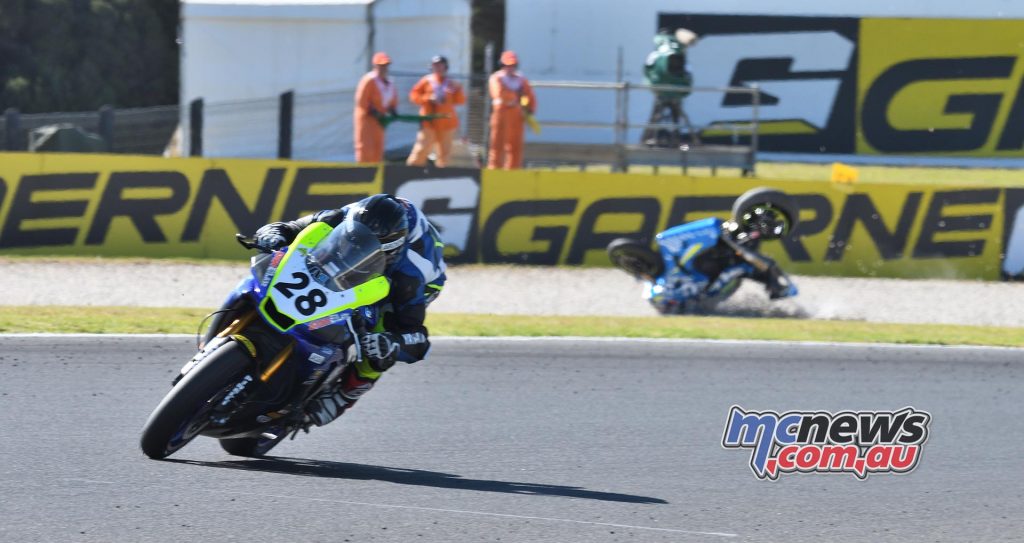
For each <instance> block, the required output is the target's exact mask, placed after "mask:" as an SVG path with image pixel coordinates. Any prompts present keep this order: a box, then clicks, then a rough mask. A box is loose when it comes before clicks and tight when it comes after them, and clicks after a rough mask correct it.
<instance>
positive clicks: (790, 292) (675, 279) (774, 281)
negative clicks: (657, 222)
mask: <svg viewBox="0 0 1024 543" xmlns="http://www.w3.org/2000/svg"><path fill="white" fill-rule="evenodd" d="M798 221H799V208H798V207H797V204H796V202H795V201H794V200H793V198H792V197H790V196H789V195H787V194H785V193H784V192H782V191H779V190H776V189H772V188H767V187H760V188H755V189H751V190H749V191H747V192H745V193H743V194H742V195H741V196H740V197H739V198H737V199H736V201H735V202H733V206H732V217H731V218H730V219H729V220H722V219H719V218H714V217H712V218H707V219H701V220H697V221H692V222H688V223H685V224H681V225H678V226H673V227H672V228H669V229H668V230H665V231H664V232H661V233H659V234H658V235H657V236H655V239H654V241H655V243H656V245H657V248H658V250H657V251H654V250H652V249H651V246H650V245H649V244H648V243H645V242H643V241H641V240H637V239H631V238H618V239H615V240H613V241H612V242H611V243H609V244H608V249H607V251H608V257H609V258H610V259H611V261H612V264H614V265H615V266H616V267H618V268H620V269H622V270H623V271H625V272H626V273H628V274H630V275H632V276H633V277H635V278H636V279H638V280H641V281H643V283H644V290H643V297H644V299H646V300H648V301H650V303H651V305H653V306H654V307H655V308H656V309H657V310H658V311H659V312H660V313H662V314H681V313H708V312H711V311H713V310H714V309H715V306H717V305H718V304H719V303H721V302H722V301H724V300H726V299H728V298H729V297H730V296H732V295H733V293H735V292H736V289H738V288H739V286H740V283H741V282H742V281H743V280H744V279H753V280H756V281H759V282H761V283H763V284H764V285H765V287H766V289H767V291H768V295H769V297H770V298H771V299H779V298H787V297H790V296H795V295H796V294H797V288H796V285H794V284H793V282H792V281H790V279H789V276H787V275H786V274H785V273H784V272H782V270H781V269H779V267H778V265H777V264H776V263H775V262H774V261H773V260H772V259H771V258H768V257H766V256H764V255H761V254H759V253H758V252H757V251H758V248H759V246H760V244H761V243H762V242H764V241H769V240H775V239H779V238H782V237H784V236H788V235H791V234H793V233H794V232H795V231H796V228H797V226H798Z"/></svg>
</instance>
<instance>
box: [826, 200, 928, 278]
mask: <svg viewBox="0 0 1024 543" xmlns="http://www.w3.org/2000/svg"><path fill="white" fill-rule="evenodd" d="M920 205H921V193H920V192H911V193H909V194H907V198H906V200H904V201H903V210H902V211H901V212H900V218H899V222H897V223H896V228H895V229H894V230H893V231H892V232H890V231H889V229H888V228H886V226H885V223H884V222H883V221H882V217H881V215H880V214H879V212H878V208H877V207H875V204H874V202H872V201H871V196H869V195H867V194H851V195H849V196H848V197H847V198H846V203H845V204H844V205H843V210H842V212H841V213H840V214H839V220H838V221H837V222H836V226H835V228H834V229H833V231H832V240H831V242H829V244H828V251H827V252H826V253H825V260H826V261H837V260H842V258H843V253H844V252H845V251H846V246H847V244H849V242H850V234H852V233H853V227H854V225H855V224H857V223H858V222H859V223H861V224H862V225H864V228H865V230H867V232H868V235H869V236H871V241H872V242H873V243H874V244H875V247H876V248H877V249H878V254H880V255H881V256H882V259H884V260H893V259H896V258H900V257H902V256H903V250H904V249H905V248H906V246H907V236H908V235H909V234H910V228H911V226H913V224H914V219H915V218H916V217H917V209H918V207H919V206H920Z"/></svg>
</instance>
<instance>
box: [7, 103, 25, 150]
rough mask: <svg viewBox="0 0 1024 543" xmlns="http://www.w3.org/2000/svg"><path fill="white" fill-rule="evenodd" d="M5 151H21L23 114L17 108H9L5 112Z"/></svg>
mask: <svg viewBox="0 0 1024 543" xmlns="http://www.w3.org/2000/svg"><path fill="white" fill-rule="evenodd" d="M4 132H5V134H4V149H5V150H7V151H18V150H21V145H19V144H18V134H19V133H20V132H21V113H19V112H18V110H17V108H13V107H9V108H7V110H6V111H4Z"/></svg>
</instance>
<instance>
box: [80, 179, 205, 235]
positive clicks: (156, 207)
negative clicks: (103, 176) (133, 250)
mask: <svg viewBox="0 0 1024 543" xmlns="http://www.w3.org/2000/svg"><path fill="white" fill-rule="evenodd" d="M131 189H167V190H170V192H171V195H170V196H169V197H167V198H127V197H125V192H126V191H128V190H131ZM188 195H189V186H188V178H187V177H185V175H184V174H182V173H180V172H114V173H112V174H110V179H109V180H108V181H107V187H106V188H105V189H104V190H103V195H102V196H100V204H99V208H98V209H97V210H96V216H95V217H94V218H93V221H92V227H91V228H90V229H89V233H88V234H87V235H86V237H85V243H86V245H101V244H102V243H103V242H104V241H106V239H107V233H108V231H109V230H110V224H111V222H113V220H114V218H115V217H127V218H129V219H131V222H132V224H133V225H134V226H135V229H136V230H138V232H139V234H140V235H141V236H142V241H144V242H146V243H157V242H158V243H164V242H166V241H167V236H166V235H164V232H163V230H161V229H160V226H159V225H158V224H157V222H156V217H157V215H172V214H174V213H177V212H178V211H180V210H181V209H182V207H183V206H184V205H185V202H187V201H188Z"/></svg>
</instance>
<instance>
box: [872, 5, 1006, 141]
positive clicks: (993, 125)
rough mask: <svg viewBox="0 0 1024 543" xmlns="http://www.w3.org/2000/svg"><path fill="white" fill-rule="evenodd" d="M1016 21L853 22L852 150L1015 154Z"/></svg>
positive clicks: (927, 20)
mask: <svg viewBox="0 0 1024 543" xmlns="http://www.w3.org/2000/svg"><path fill="white" fill-rule="evenodd" d="M1022 34H1024V21H1021V20H962V19H861V22H860V37H859V61H858V64H859V66H858V71H857V87H858V88H857V111H858V112H859V115H858V118H857V130H856V152H858V153H868V154H875V153H893V154H906V153H921V154H939V155H946V156H949V155H984V156H1018V157H1019V156H1021V155H1022V154H1024V86H1022V85H1021V83H1022V81H1024V62H1021V57H1022V56H1024V50H1022V49H1021V45H1020V41H1021V40H1020V36H1021V35H1022Z"/></svg>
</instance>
